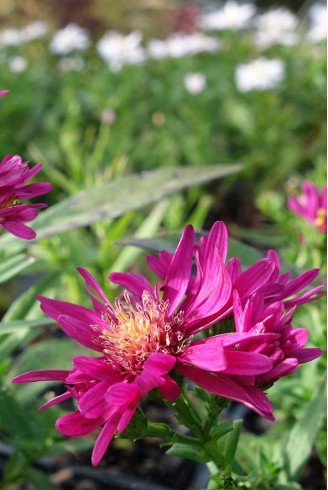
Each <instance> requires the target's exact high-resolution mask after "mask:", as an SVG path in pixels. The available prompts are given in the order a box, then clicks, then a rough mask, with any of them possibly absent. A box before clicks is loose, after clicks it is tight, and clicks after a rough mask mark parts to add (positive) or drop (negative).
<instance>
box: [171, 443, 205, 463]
mask: <svg viewBox="0 0 328 490" xmlns="http://www.w3.org/2000/svg"><path fill="white" fill-rule="evenodd" d="M166 454H169V455H170V456H177V457H179V458H187V459H192V460H193V461H198V462H199V463H207V462H208V461H209V460H210V458H209V456H207V455H206V454H205V452H204V450H203V448H202V446H201V444H200V442H198V441H197V442H195V443H193V444H191V443H188V444H184V443H181V442H176V443H174V444H173V446H172V447H171V448H170V449H169V450H168V451H167V452H166Z"/></svg>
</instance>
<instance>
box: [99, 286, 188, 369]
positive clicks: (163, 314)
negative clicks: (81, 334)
mask: <svg viewBox="0 0 328 490" xmlns="http://www.w3.org/2000/svg"><path fill="white" fill-rule="evenodd" d="M115 306H116V308H115V310H114V311H112V313H114V315H115V317H116V321H113V320H112V319H111V318H110V315H108V314H107V315H106V314H104V315H103V319H104V320H105V321H106V323H108V325H109V329H108V330H107V329H103V330H101V334H100V342H101V345H102V348H103V352H104V354H105V355H106V357H107V361H108V362H109V363H110V364H112V365H113V367H114V368H115V369H117V370H119V371H126V372H128V373H131V374H132V375H137V374H139V373H140V372H141V371H142V367H143V364H144V362H145V361H146V359H147V358H148V357H149V355H150V354H152V353H154V352H164V353H166V354H175V353H178V352H181V351H182V350H183V348H184V347H185V346H186V345H187V344H188V341H186V340H184V337H183V334H182V332H181V331H180V329H179V328H180V327H181V325H182V323H183V313H182V312H179V313H178V314H177V315H173V316H172V317H170V318H168V316H167V311H168V308H169V304H168V302H164V301H156V300H155V299H154V298H152V297H151V295H150V294H149V293H148V292H147V291H144V293H143V295H142V304H138V305H136V306H133V305H132V304H131V301H130V298H129V296H128V295H127V294H125V303H124V304H122V302H121V301H120V300H118V299H117V300H116V302H115Z"/></svg>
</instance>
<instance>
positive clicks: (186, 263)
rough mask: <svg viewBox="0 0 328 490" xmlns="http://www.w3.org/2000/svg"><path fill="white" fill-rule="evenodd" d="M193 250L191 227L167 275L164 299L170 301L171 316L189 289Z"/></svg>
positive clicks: (185, 232) (185, 233) (181, 242)
mask: <svg viewBox="0 0 328 490" xmlns="http://www.w3.org/2000/svg"><path fill="white" fill-rule="evenodd" d="M193 248H194V229H193V227H192V226H190V225H189V226H187V227H186V229H185V231H184V233H183V235H182V238H181V240H180V242H179V245H178V247H177V249H176V252H175V254H174V255H173V258H172V261H171V263H170V266H169V268H168V271H167V273H166V278H165V287H164V294H163V299H164V301H169V304H170V307H169V311H168V314H169V315H171V314H172V313H173V311H174V310H175V308H176V307H177V306H178V304H179V303H180V301H181V300H182V298H183V296H184V294H185V292H186V289H187V287H188V283H189V279H190V272H191V261H192V253H193Z"/></svg>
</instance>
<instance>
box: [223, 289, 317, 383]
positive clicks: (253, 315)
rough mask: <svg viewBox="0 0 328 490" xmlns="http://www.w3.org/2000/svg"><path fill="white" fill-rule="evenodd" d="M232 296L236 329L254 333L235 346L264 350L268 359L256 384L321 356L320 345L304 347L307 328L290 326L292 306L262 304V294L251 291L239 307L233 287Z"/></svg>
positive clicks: (237, 297) (287, 372) (257, 350)
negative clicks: (251, 294) (269, 365)
mask: <svg viewBox="0 0 328 490" xmlns="http://www.w3.org/2000/svg"><path fill="white" fill-rule="evenodd" d="M233 296H234V319H235V326H236V331H237V332H238V333H239V334H243V333H244V334H245V333H246V332H247V333H248V334H251V333H253V334H254V336H253V337H252V338H251V339H250V340H248V339H247V337H245V338H244V339H243V340H242V342H240V344H239V345H238V349H242V350H246V351H250V352H257V353H261V354H264V355H266V356H267V357H268V358H269V359H270V360H271V361H272V368H271V369H270V370H269V371H267V372H266V373H264V374H260V375H258V376H256V377H255V384H256V386H260V387H261V386H266V385H268V384H269V385H271V384H272V383H274V382H275V381H277V380H278V379H279V378H281V377H282V376H286V375H288V374H291V373H292V372H294V371H295V370H296V369H297V367H298V366H299V364H301V363H305V362H309V361H312V360H314V359H316V358H318V357H320V356H321V354H322V351H321V349H317V348H311V347H310V348H305V347H304V346H305V344H306V343H307V341H308V337H309V333H308V331H307V329H306V328H293V327H292V316H293V313H294V311H295V309H296V306H294V307H293V308H292V309H291V310H290V311H288V312H287V313H286V311H285V307H284V305H283V304H282V303H280V302H277V303H273V304H271V305H270V306H268V307H266V306H265V303H264V297H263V294H261V293H255V294H254V295H253V296H252V297H251V298H250V299H249V300H248V301H247V303H246V305H245V308H244V309H243V307H242V304H241V301H240V297H239V295H238V293H237V291H234V293H233ZM265 334H266V335H265Z"/></svg>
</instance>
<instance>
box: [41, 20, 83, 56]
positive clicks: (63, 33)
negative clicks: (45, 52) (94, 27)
mask: <svg viewBox="0 0 328 490" xmlns="http://www.w3.org/2000/svg"><path fill="white" fill-rule="evenodd" d="M89 43H90V41H89V35H88V32H87V31H86V29H83V28H82V27H80V26H78V25H77V24H73V23H72V24H68V25H67V26H65V27H64V28H63V29H60V30H59V31H57V32H56V33H55V34H54V36H53V38H52V40H51V43H50V45H49V48H50V51H51V52H52V53H54V54H59V55H66V54H69V53H71V52H73V51H82V50H83V49H85V48H87V47H88V46H89Z"/></svg>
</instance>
